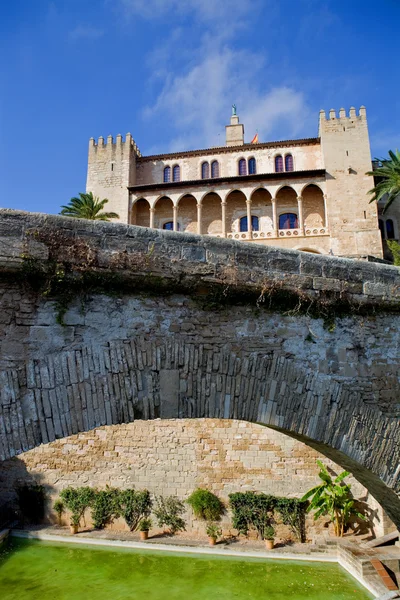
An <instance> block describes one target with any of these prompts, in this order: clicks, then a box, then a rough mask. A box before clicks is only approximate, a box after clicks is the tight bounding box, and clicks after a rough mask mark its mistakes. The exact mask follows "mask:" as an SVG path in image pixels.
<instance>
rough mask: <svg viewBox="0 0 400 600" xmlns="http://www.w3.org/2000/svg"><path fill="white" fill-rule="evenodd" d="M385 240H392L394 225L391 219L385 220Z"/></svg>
mask: <svg viewBox="0 0 400 600" xmlns="http://www.w3.org/2000/svg"><path fill="white" fill-rule="evenodd" d="M386 239H388V240H394V224H393V221H392V219H386Z"/></svg>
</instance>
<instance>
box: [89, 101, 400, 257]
mask: <svg viewBox="0 0 400 600" xmlns="http://www.w3.org/2000/svg"><path fill="white" fill-rule="evenodd" d="M370 170H371V154H370V146H369V138H368V126H367V117H366V110H365V108H364V107H361V108H360V110H359V112H358V114H357V112H356V110H355V109H354V108H351V109H350V111H349V113H348V114H347V113H346V111H345V110H344V109H340V111H339V114H336V112H335V110H331V111H329V115H328V117H327V116H326V114H325V112H324V111H321V112H320V116H319V133H318V137H316V138H308V139H298V140H286V141H279V142H266V143H264V142H263V143H245V142H244V126H243V125H242V124H241V123H240V122H239V117H238V116H237V115H236V114H233V115H232V117H231V120H230V124H229V125H227V126H226V145H225V146H221V147H215V148H208V149H204V150H191V151H183V152H174V153H169V154H163V155H153V156H142V154H141V153H140V151H139V149H138V147H137V145H136V143H135V142H134V140H133V138H132V136H131V135H130V134H127V135H126V138H125V140H123V139H122V136H121V135H118V136H117V137H116V140H115V141H114V140H113V137H112V136H109V137H108V138H107V142H106V143H105V140H104V138H102V137H100V138H99V139H98V141H97V143H96V142H95V140H94V139H93V138H92V139H91V140H90V143H89V162H88V177H87V191H92V192H93V193H94V194H95V195H97V196H100V197H101V198H108V199H109V204H108V206H107V208H108V209H109V210H112V211H115V212H117V213H118V214H119V217H120V221H121V222H124V223H130V224H134V225H140V226H144V227H151V228H160V229H171V230H174V231H181V232H184V231H186V232H192V233H199V234H202V235H212V236H217V237H224V238H233V239H237V240H243V241H246V242H252V243H256V244H267V245H272V246H281V247H284V248H290V249H297V250H306V251H309V252H315V253H320V254H334V255H335V256H345V257H354V258H364V257H366V256H368V255H373V256H375V257H378V258H381V257H382V256H383V253H382V240H381V235H380V230H379V224H378V216H377V207H376V205H375V204H370V203H369V200H370V196H368V195H367V192H368V190H369V189H371V187H373V182H372V179H371V177H369V176H367V175H366V174H365V173H366V172H367V171H370ZM389 226H390V224H389ZM395 227H396V232H397V224H396V226H395ZM381 228H382V227H381Z"/></svg>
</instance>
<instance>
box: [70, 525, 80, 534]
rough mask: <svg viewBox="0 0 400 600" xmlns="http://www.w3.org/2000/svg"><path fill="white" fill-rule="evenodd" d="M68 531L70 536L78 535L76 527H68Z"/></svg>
mask: <svg viewBox="0 0 400 600" xmlns="http://www.w3.org/2000/svg"><path fill="white" fill-rule="evenodd" d="M69 530H70V533H71V534H72V535H76V534H77V533H78V525H70V526H69Z"/></svg>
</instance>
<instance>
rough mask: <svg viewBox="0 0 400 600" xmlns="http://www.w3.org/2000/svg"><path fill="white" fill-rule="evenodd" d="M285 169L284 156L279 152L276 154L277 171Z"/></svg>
mask: <svg viewBox="0 0 400 600" xmlns="http://www.w3.org/2000/svg"><path fill="white" fill-rule="evenodd" d="M282 171H283V158H282V156H281V155H280V154H279V155H278V156H275V173H282Z"/></svg>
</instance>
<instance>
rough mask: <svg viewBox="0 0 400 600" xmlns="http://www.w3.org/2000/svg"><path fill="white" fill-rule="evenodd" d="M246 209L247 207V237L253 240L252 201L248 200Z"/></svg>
mask: <svg viewBox="0 0 400 600" xmlns="http://www.w3.org/2000/svg"><path fill="white" fill-rule="evenodd" d="M246 207H247V237H248V238H250V239H251V238H252V237H253V236H252V232H251V229H252V227H251V200H246Z"/></svg>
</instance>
